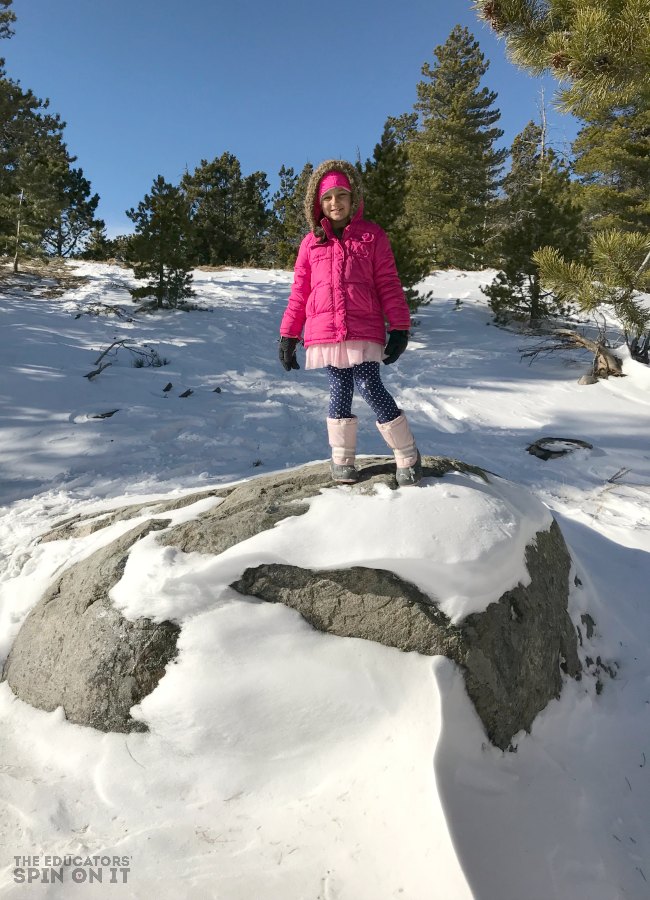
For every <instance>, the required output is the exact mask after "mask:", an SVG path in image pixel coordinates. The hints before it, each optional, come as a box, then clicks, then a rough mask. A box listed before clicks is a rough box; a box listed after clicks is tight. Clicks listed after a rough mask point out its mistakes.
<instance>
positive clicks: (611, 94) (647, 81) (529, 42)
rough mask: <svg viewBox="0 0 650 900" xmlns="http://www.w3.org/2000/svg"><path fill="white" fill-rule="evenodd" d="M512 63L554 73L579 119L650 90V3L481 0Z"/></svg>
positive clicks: (480, 9)
mask: <svg viewBox="0 0 650 900" xmlns="http://www.w3.org/2000/svg"><path fill="white" fill-rule="evenodd" d="M474 7H475V9H476V10H477V11H478V14H479V16H480V17H481V18H483V19H485V20H486V21H487V22H489V24H490V25H491V26H492V28H493V29H494V30H495V31H496V32H497V34H500V35H503V36H504V37H505V39H506V42H507V47H508V50H509V52H510V55H511V57H512V59H513V60H514V61H515V62H516V63H517V64H518V65H521V66H523V67H524V68H525V69H528V70H529V71H530V72H532V73H533V74H535V75H541V74H543V73H545V72H551V73H552V74H553V75H555V77H556V78H557V79H558V80H559V81H560V83H561V84H565V85H568V87H565V88H564V89H563V90H562V91H561V93H560V100H561V102H562V104H563V106H564V107H565V108H566V109H568V110H570V111H571V112H573V113H575V114H576V115H578V116H585V115H589V114H590V113H593V112H594V110H596V109H603V108H604V109H611V108H612V107H615V106H625V105H627V104H628V103H629V102H631V101H634V100H635V99H636V98H637V97H638V96H639V94H640V93H644V94H645V95H646V97H647V95H648V93H650V15H648V0H544V2H539V0H478V2H475V3H474Z"/></svg>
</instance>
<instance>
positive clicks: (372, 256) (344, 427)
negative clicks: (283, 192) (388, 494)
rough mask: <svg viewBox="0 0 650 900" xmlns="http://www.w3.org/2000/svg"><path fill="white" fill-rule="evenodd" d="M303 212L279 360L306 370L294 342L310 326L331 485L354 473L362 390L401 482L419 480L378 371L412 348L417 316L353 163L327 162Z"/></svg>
mask: <svg viewBox="0 0 650 900" xmlns="http://www.w3.org/2000/svg"><path fill="white" fill-rule="evenodd" d="M305 215H306V217H307V221H308V223H309V225H310V227H311V231H310V233H309V234H308V235H307V236H306V237H305V238H304V239H303V241H302V243H301V245H300V249H299V251H298V258H297V259H296V265H295V270H294V279H293V286H292V288H291V295H290V297H289V302H288V304H287V308H286V310H285V313H284V316H283V317H282V323H281V325H280V335H281V339H280V361H281V363H282V365H283V366H284V368H285V369H286V370H287V371H290V370H291V369H298V368H300V367H299V365H298V362H297V360H296V345H297V343H298V341H299V339H300V336H301V334H302V332H303V328H304V332H305V333H304V344H305V347H306V348H307V363H306V365H307V368H308V369H318V368H326V369H327V372H328V375H329V384H330V405H329V415H328V418H327V431H328V436H329V443H330V447H331V448H332V460H331V469H332V478H333V479H334V481H337V482H343V483H347V484H350V483H353V482H355V481H356V480H357V477H358V474H357V471H356V469H355V468H354V458H355V453H356V444H357V418H356V416H353V415H352V396H353V393H354V388H355V386H356V388H357V390H358V391H359V393H360V394H361V396H362V397H363V399H364V400H365V401H366V403H368V404H369V406H370V407H371V408H372V410H373V412H374V413H375V415H376V417H377V427H378V429H379V431H380V433H381V435H382V437H383V438H384V440H385V441H386V443H387V444H388V446H389V447H390V448H391V449H392V450H393V452H394V454H395V460H396V463H397V472H396V476H397V483H398V484H399V485H406V484H416V483H417V482H418V481H419V480H420V479H421V477H422V466H421V461H420V454H419V452H418V450H417V447H416V445H415V440H414V438H413V435H412V434H411V429H410V428H409V425H408V422H407V421H406V417H405V416H404V413H403V412H402V411H401V410H400V409H398V408H397V404H396V403H395V400H394V399H393V398H392V397H391V395H390V394H389V393H388V391H387V390H386V388H385V387H384V385H383V384H382V381H381V376H380V374H379V364H380V362H382V361H383V362H384V363H386V364H389V363H394V362H395V361H396V360H397V358H398V357H399V356H400V355H401V354H402V353H403V352H404V350H405V349H406V345H407V344H408V337H409V328H410V324H411V319H410V314H409V309H408V306H407V303H406V299H405V297H404V291H403V289H402V285H401V283H400V280H399V276H398V274H397V269H396V268H395V260H394V258H393V252H392V250H391V247H390V243H389V241H388V237H387V236H386V233H385V232H384V231H382V229H381V228H380V227H379V225H376V224H375V223H374V222H369V221H367V220H366V219H364V218H363V196H362V187H361V177H360V175H359V173H358V172H357V170H356V169H355V167H354V166H353V165H351V164H350V163H348V162H345V161H344V160H337V159H330V160H327V161H326V162H324V163H321V165H320V166H318V168H317V169H315V170H314V172H313V174H312V176H311V178H310V180H309V183H308V185H307V192H306V196H305ZM386 323H388V331H389V336H388V342H386Z"/></svg>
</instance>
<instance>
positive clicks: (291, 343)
mask: <svg viewBox="0 0 650 900" xmlns="http://www.w3.org/2000/svg"><path fill="white" fill-rule="evenodd" d="M297 343H298V338H290V337H283V338H280V362H281V363H282V365H283V367H284V368H285V369H286V370H287V372H290V371H291V369H299V368H300V366H299V365H298V360H297V359H296V344H297Z"/></svg>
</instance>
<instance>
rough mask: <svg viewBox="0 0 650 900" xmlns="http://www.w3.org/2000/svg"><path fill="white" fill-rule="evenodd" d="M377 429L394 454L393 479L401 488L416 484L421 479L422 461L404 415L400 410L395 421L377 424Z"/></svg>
mask: <svg viewBox="0 0 650 900" xmlns="http://www.w3.org/2000/svg"><path fill="white" fill-rule="evenodd" d="M377 428H378V429H379V433H380V434H381V436H382V437H383V439H384V440H385V441H386V443H387V444H388V446H389V447H390V448H391V450H392V451H393V453H394V454H395V462H396V464H397V471H396V472H395V477H396V478H397V483H398V485H400V487H402V486H404V485H407V484H417V483H418V481H420V479H421V478H422V460H421V458H420V451H419V450H418V448H417V447H416V445H415V438H414V437H413V435H412V433H411V429H410V428H409V423H408V422H407V421H406V416H405V415H404V413H403V412H402V411H401V410H400V414H399V416H398V417H397V418H396V419H393V420H392V421H390V422H383V423H382V422H377Z"/></svg>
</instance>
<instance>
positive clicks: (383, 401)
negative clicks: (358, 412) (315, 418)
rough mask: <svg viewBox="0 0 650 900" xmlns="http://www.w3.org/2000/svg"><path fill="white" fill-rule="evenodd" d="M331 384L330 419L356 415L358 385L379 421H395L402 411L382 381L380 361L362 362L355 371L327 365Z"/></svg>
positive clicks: (347, 417)
mask: <svg viewBox="0 0 650 900" xmlns="http://www.w3.org/2000/svg"><path fill="white" fill-rule="evenodd" d="M327 374H328V376H329V381H330V408H329V417H330V419H349V418H350V417H351V415H352V397H353V396H354V386H355V385H356V386H357V390H358V391H359V393H360V394H361V396H362V397H363V399H364V400H365V401H366V403H367V404H368V406H370V407H371V409H372V411H373V412H374V414H375V415H376V416H377V421H378V422H381V423H382V424H383V423H384V422H392V420H393V419H396V418H397V417H398V416H399V414H400V411H399V409H398V407H397V404H396V403H395V401H394V399H393V398H392V397H391V395H390V394H389V393H388V391H387V390H386V388H385V387H384V385H383V384H382V381H381V375H380V374H379V363H378V362H364V363H359V365H358V366H352V368H351V369H337V368H336V367H335V366H327Z"/></svg>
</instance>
